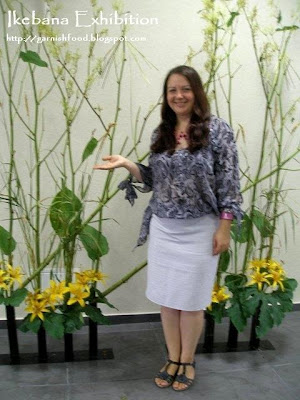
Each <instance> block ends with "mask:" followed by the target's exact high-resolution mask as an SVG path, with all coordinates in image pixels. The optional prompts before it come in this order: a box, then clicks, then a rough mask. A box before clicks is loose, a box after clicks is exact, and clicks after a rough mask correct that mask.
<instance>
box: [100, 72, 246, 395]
mask: <svg viewBox="0 0 300 400" xmlns="http://www.w3.org/2000/svg"><path fill="white" fill-rule="evenodd" d="M103 160H105V161H107V162H106V163H105V164H102V165H96V166H95V167H94V168H95V169H104V170H105V169H114V168H119V167H124V168H126V169H127V170H128V171H129V172H130V174H131V175H132V176H133V177H134V178H136V180H137V181H138V182H143V183H144V187H143V189H141V188H137V189H139V190H141V191H143V192H145V191H149V190H153V196H152V198H151V200H150V203H149V206H148V207H147V209H146V210H145V214H144V219H143V223H142V228H141V233H140V237H139V240H138V245H141V244H143V243H145V241H146V239H147V235H148V233H149V231H150V235H149V236H150V241H149V248H148V280H147V291H146V296H147V297H148V298H149V299H150V300H151V301H153V302H155V303H157V304H159V305H160V306H161V319H162V325H163V330H164V336H165V340H166V344H167V348H168V361H167V363H166V364H165V365H164V366H163V368H162V369H161V370H160V371H159V373H158V374H157V375H156V377H155V383H156V385H157V386H158V387H160V388H166V387H169V386H172V388H173V389H174V390H176V391H183V390H186V389H188V388H189V387H190V386H191V385H192V383H193V381H194V376H195V361H194V356H195V351H196V347H197V343H198V340H199V338H200V335H201V331H202V326H203V319H204V310H205V308H206V307H207V306H208V305H209V304H210V301H211V292H212V288H213V284H214V279H215V275H216V269H217V264H218V257H219V254H220V253H221V252H223V251H225V250H227V249H228V247H229V241H230V225H231V221H232V219H233V218H237V219H238V220H240V219H241V215H242V212H241V209H240V204H241V202H242V198H241V195H240V191H239V172H238V158H237V151H236V146H235V142H234V137H233V132H232V129H231V128H230V127H229V126H228V124H227V123H226V122H225V121H223V120H222V119H220V118H217V117H216V116H213V115H211V114H210V110H209V104H208V101H207V98H206V95H205V92H204V90H203V86H202V82H201V79H200V77H199V75H198V73H197V72H196V71H195V70H194V69H193V68H191V67H187V66H178V67H176V68H174V69H172V70H171V71H170V72H169V73H168V75H167V77H166V79H165V83H164V88H163V103H162V109H161V123H160V125H159V126H158V128H157V129H156V130H155V131H154V132H153V135H152V144H151V152H150V157H149V166H148V167H146V166H144V165H142V164H138V163H133V162H131V161H130V160H128V159H126V158H124V157H122V156H120V155H112V156H106V157H104V158H103ZM119 187H120V188H121V189H126V198H127V199H128V200H129V201H130V202H131V204H133V201H134V198H136V197H137V196H136V193H135V191H134V187H135V186H133V185H132V180H131V178H130V179H129V180H128V181H125V182H122V183H121V184H120V185H119Z"/></svg>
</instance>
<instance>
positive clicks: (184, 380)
mask: <svg viewBox="0 0 300 400" xmlns="http://www.w3.org/2000/svg"><path fill="white" fill-rule="evenodd" d="M180 365H183V373H182V374H179V375H177V376H176V378H175V379H174V382H178V383H183V384H184V385H186V387H184V388H182V389H175V388H174V386H172V389H174V390H175V391H176V392H183V391H184V390H187V389H189V388H190V387H191V386H192V384H193V383H194V379H191V378H188V377H187V376H186V375H185V373H186V372H185V370H186V366H187V365H190V366H191V367H193V368H195V366H196V361H194V362H192V363H180Z"/></svg>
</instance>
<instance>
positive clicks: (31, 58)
mask: <svg viewBox="0 0 300 400" xmlns="http://www.w3.org/2000/svg"><path fill="white" fill-rule="evenodd" d="M20 58H21V59H22V60H23V61H24V62H28V63H31V64H35V65H38V66H39V67H48V64H47V63H46V61H43V60H42V59H41V57H40V55H39V54H38V53H36V52H35V51H31V50H27V51H26V53H24V52H23V51H21V52H20Z"/></svg>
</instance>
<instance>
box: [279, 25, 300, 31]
mask: <svg viewBox="0 0 300 400" xmlns="http://www.w3.org/2000/svg"><path fill="white" fill-rule="evenodd" d="M296 29H299V26H297V25H290V26H284V27H282V28H277V29H276V31H295V30H296Z"/></svg>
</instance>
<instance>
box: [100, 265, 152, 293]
mask: <svg viewBox="0 0 300 400" xmlns="http://www.w3.org/2000/svg"><path fill="white" fill-rule="evenodd" d="M146 265H147V261H143V262H142V263H141V264H139V265H138V266H136V267H135V268H133V269H132V270H131V271H130V272H129V273H128V274H126V275H124V276H123V278H121V279H120V280H119V281H118V282H116V283H115V284H113V285H112V286H110V287H109V288H108V289H106V290H105V291H104V292H102V294H103V296H104V297H106V296H107V295H109V294H110V293H112V292H113V291H114V290H116V289H117V288H118V287H120V286H121V285H123V283H126V282H127V281H128V280H129V279H130V278H132V277H133V276H134V275H135V274H137V273H138V272H139V271H141V270H142V269H143V268H144V267H145V266H146Z"/></svg>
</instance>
